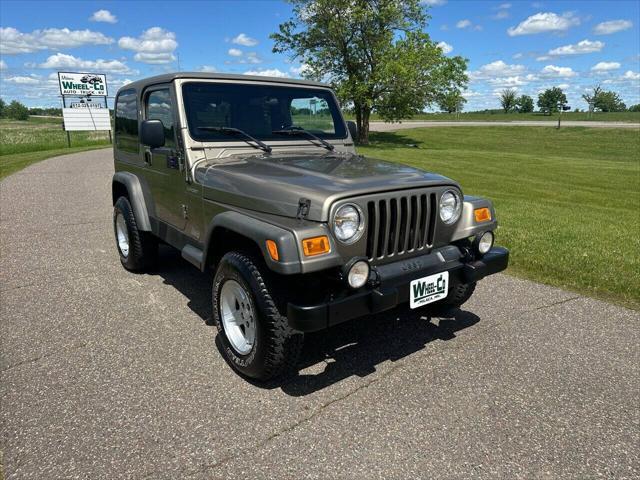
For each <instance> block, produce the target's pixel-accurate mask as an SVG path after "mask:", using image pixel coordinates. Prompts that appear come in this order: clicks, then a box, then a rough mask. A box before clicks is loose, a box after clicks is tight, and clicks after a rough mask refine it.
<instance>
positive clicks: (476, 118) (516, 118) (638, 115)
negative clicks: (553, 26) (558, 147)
mask: <svg viewBox="0 0 640 480" xmlns="http://www.w3.org/2000/svg"><path fill="white" fill-rule="evenodd" d="M346 116H347V117H348V118H349V120H353V119H354V118H353V116H349V115H348V114H346ZM562 119H563V120H572V121H596V122H631V123H640V112H610V113H609V112H606V113H605V112H597V113H594V114H593V115H591V116H589V114H588V113H587V112H565V113H563V114H562ZM371 120H372V121H379V120H381V119H380V117H379V116H378V115H376V114H372V115H371ZM412 120H414V121H415V120H428V121H434V122H455V121H460V122H464V121H467V122H520V121H523V120H537V121H541V120H542V121H545V120H546V121H550V122H553V121H557V120H558V115H557V114H554V115H544V114H542V113H502V112H498V113H484V112H470V113H465V112H463V113H461V114H460V115H459V117H456V114H455V113H451V114H449V113H420V114H418V115H414V116H413V117H412V118H410V119H407V120H404V121H405V122H410V121H412Z"/></svg>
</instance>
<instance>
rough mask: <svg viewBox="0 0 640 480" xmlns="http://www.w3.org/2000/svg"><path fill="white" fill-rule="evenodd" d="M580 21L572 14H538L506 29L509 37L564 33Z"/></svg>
mask: <svg viewBox="0 0 640 480" xmlns="http://www.w3.org/2000/svg"><path fill="white" fill-rule="evenodd" d="M579 24H580V19H579V18H577V17H575V16H574V15H573V14H572V13H565V14H563V15H558V14H557V13H553V12H540V13H536V14H535V15H531V16H530V17H528V18H527V19H526V20H524V21H522V22H520V23H519V24H518V25H517V26H516V27H510V28H508V29H507V33H508V34H509V36H511V37H515V36H518V35H534V34H537V33H545V32H556V33H557V32H566V31H567V30H569V29H570V28H571V27H573V26H574V25H579Z"/></svg>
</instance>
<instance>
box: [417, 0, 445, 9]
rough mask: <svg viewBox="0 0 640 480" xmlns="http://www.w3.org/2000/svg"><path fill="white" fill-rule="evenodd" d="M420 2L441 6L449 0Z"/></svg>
mask: <svg viewBox="0 0 640 480" xmlns="http://www.w3.org/2000/svg"><path fill="white" fill-rule="evenodd" d="M420 3H422V4H424V5H429V6H430V7H439V6H441V5H444V4H445V3H447V0H421V1H420Z"/></svg>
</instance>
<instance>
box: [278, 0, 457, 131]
mask: <svg viewBox="0 0 640 480" xmlns="http://www.w3.org/2000/svg"><path fill="white" fill-rule="evenodd" d="M290 3H292V4H293V17H292V18H291V19H289V20H288V21H287V22H285V23H282V24H281V25H280V27H279V32H277V33H273V34H272V35H271V38H272V39H273V40H274V42H275V43H274V47H273V51H274V53H288V54H289V55H290V56H291V58H292V59H298V60H299V61H301V62H302V63H303V64H304V65H305V66H306V67H305V73H304V75H305V76H306V77H308V78H313V79H322V80H325V81H328V82H330V83H331V84H332V85H333V87H334V88H335V89H336V92H337V94H338V97H339V98H340V100H341V101H342V102H343V103H344V104H347V105H349V106H350V108H353V110H354V112H355V115H356V122H357V124H358V140H359V141H360V142H361V143H368V141H369V118H370V115H371V112H373V111H375V112H377V113H378V114H379V115H380V116H381V117H382V118H383V119H384V120H386V121H396V120H400V119H401V118H407V117H410V116H411V115H413V114H415V113H419V112H421V111H422V110H424V108H425V107H428V106H430V105H432V104H434V103H435V102H437V100H438V98H440V97H441V96H442V95H444V94H445V93H446V92H448V91H451V90H460V89H461V88H463V87H464V86H465V85H466V82H467V80H468V78H467V76H466V74H465V71H466V67H467V60H465V59H463V58H462V57H446V56H445V55H444V53H443V51H442V49H441V48H439V47H438V46H437V45H436V43H435V42H433V41H432V40H431V38H430V37H429V35H428V34H426V33H424V29H425V28H426V24H427V19H428V15H427V14H426V11H425V7H424V5H423V4H422V3H421V2H420V0H375V1H371V0H314V1H312V0H290Z"/></svg>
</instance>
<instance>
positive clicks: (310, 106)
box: [182, 82, 347, 142]
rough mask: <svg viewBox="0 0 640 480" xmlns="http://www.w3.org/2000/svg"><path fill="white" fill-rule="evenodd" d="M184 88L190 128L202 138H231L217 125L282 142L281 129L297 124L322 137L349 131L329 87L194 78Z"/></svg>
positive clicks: (211, 139) (195, 134) (203, 140)
mask: <svg viewBox="0 0 640 480" xmlns="http://www.w3.org/2000/svg"><path fill="white" fill-rule="evenodd" d="M182 93H183V98H184V107H185V111H186V114H187V122H188V125H189V133H190V135H191V138H193V139H194V140H197V141H200V142H218V141H220V142H221V141H229V135H227V134H226V133H225V132H224V131H221V130H219V129H217V128H215V127H227V128H234V129H239V130H242V131H243V132H246V133H247V134H249V135H251V136H252V137H255V138H256V139H259V140H275V141H278V140H279V141H282V140H284V139H286V138H283V135H282V133H281V132H282V130H283V129H287V128H290V127H291V126H292V125H294V126H296V127H300V128H303V129H304V130H306V131H308V132H310V133H312V134H313V135H315V136H316V137H318V138H321V139H323V140H331V139H343V138H346V136H347V133H346V128H345V124H344V121H343V120H342V115H341V114H340V110H339V108H338V105H337V103H336V101H335V99H334V97H333V94H332V93H331V92H330V91H329V90H326V89H322V88H312V87H295V86H291V85H282V86H280V85H260V84H255V83H252V84H240V83H210V82H189V83H186V84H185V85H184V86H183V87H182ZM212 127H214V128H212Z"/></svg>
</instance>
